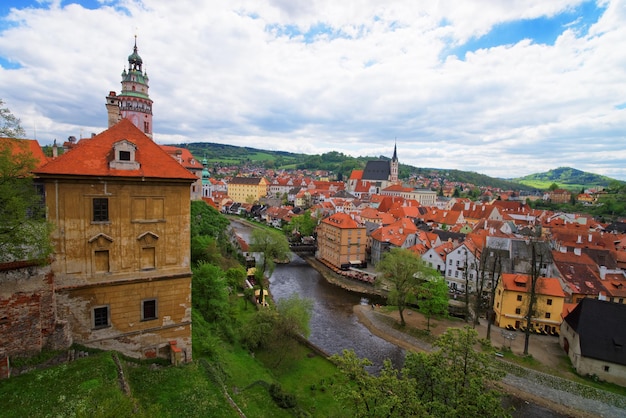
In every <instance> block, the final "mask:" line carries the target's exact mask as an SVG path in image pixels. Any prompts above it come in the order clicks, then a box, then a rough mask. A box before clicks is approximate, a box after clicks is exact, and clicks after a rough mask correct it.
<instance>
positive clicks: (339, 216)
mask: <svg viewBox="0 0 626 418" xmlns="http://www.w3.org/2000/svg"><path fill="white" fill-rule="evenodd" d="M322 223H325V224H328V225H333V226H336V227H338V228H341V229H356V228H359V224H358V223H357V222H356V221H355V220H354V219H352V217H351V216H350V215H347V214H345V213H335V214H334V215H332V216H329V217H328V218H325V219H323V220H322Z"/></svg>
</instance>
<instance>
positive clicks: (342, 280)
mask: <svg viewBox="0 0 626 418" xmlns="http://www.w3.org/2000/svg"><path fill="white" fill-rule="evenodd" d="M302 259H303V260H304V261H306V262H307V264H308V265H310V266H311V267H313V268H314V269H315V270H317V271H318V272H319V274H321V275H322V277H324V279H325V280H326V281H327V282H328V283H330V284H332V285H335V286H338V287H340V288H342V289H344V290H347V291H350V292H355V293H360V294H363V295H372V296H378V297H381V298H383V299H387V291H385V290H383V289H377V288H376V287H375V286H374V285H373V284H371V283H365V282H360V281H357V280H355V279H351V278H349V277H344V276H342V275H340V274H337V273H335V272H334V271H332V270H331V269H329V268H328V267H327V266H325V265H324V264H322V263H321V262H319V261H318V260H317V259H316V258H315V257H313V256H303V257H302Z"/></svg>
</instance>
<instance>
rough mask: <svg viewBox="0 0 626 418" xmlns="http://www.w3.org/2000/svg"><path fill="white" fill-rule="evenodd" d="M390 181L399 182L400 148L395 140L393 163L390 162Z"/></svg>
mask: <svg viewBox="0 0 626 418" xmlns="http://www.w3.org/2000/svg"><path fill="white" fill-rule="evenodd" d="M389 171H390V173H389V181H390V182H392V183H397V182H398V172H399V164H398V150H397V144H396V143H395V142H394V144H393V157H391V163H390V164H389Z"/></svg>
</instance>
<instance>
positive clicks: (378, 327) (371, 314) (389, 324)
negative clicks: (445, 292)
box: [354, 305, 624, 418]
mask: <svg viewBox="0 0 626 418" xmlns="http://www.w3.org/2000/svg"><path fill="white" fill-rule="evenodd" d="M354 313H355V315H356V316H357V318H358V319H359V321H360V322H361V323H362V324H363V325H365V326H366V327H367V328H368V329H369V330H370V332H371V333H372V334H374V335H376V336H378V337H380V338H383V339H385V340H387V341H389V342H391V343H392V344H396V345H397V346H399V347H401V348H403V349H405V350H408V351H430V350H432V346H431V345H430V344H429V343H428V342H425V341H422V340H419V339H416V338H414V337H411V336H410V335H408V334H405V333H403V332H401V331H399V330H397V329H395V328H394V327H393V324H394V323H395V322H397V321H398V318H397V315H396V313H397V312H385V311H383V310H381V309H372V307H371V306H366V305H356V306H354ZM405 319H406V322H407V327H415V328H417V329H425V324H426V319H425V318H424V317H423V315H421V314H420V313H418V312H414V311H412V312H411V313H410V314H408V312H407V315H405ZM437 322H438V323H437V325H436V326H435V327H434V328H432V335H434V336H437V335H440V334H441V333H443V332H445V330H446V329H447V328H448V327H454V326H456V327H460V326H464V325H465V323H464V322H458V321H454V320H443V321H442V320H438V321H437ZM478 331H479V334H481V333H482V332H481V330H478ZM531 341H532V340H531ZM536 373H537V374H539V372H536ZM498 386H499V388H500V389H501V390H502V391H503V392H504V393H506V394H507V395H510V396H512V397H515V398H519V399H521V401H522V402H528V403H531V404H535V405H539V406H540V407H543V408H545V409H546V410H549V411H552V412H554V414H556V415H558V416H563V417H573V418H594V417H605V418H606V417H621V416H623V412H624V410H623V409H621V408H619V407H616V406H614V405H610V404H606V403H603V402H601V401H598V400H596V399H588V398H584V397H582V396H581V395H579V394H574V393H570V392H565V391H562V390H557V389H554V388H552V387H549V386H544V385H543V384H542V383H541V382H538V381H537V380H533V379H531V378H521V377H519V376H515V375H512V374H510V373H509V374H507V376H506V377H505V378H504V379H503V380H502V381H501V382H499V384H498ZM523 407H524V405H518V406H516V408H517V409H518V410H519V409H520V408H523ZM517 416H526V415H524V414H522V415H517ZM543 416H550V415H543ZM551 416H555V415H551Z"/></svg>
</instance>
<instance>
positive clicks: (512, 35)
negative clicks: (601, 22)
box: [453, 1, 606, 59]
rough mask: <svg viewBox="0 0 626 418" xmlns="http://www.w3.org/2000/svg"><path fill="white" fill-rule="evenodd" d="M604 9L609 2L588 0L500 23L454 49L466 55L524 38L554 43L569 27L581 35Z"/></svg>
mask: <svg viewBox="0 0 626 418" xmlns="http://www.w3.org/2000/svg"><path fill="white" fill-rule="evenodd" d="M605 11H606V5H603V4H597V3H596V2H594V1H586V2H583V3H581V4H578V5H576V6H574V7H571V8H567V9H564V10H562V11H561V12H560V13H557V14H554V15H551V16H540V17H536V18H532V19H517V20H513V21H506V22H502V23H498V24H496V25H494V26H493V27H492V28H490V30H489V32H488V33H486V34H484V35H481V36H477V37H475V38H472V39H470V40H468V41H467V42H466V43H464V44H463V45H460V46H459V47H457V48H455V49H454V50H453V53H455V54H457V55H458V56H459V58H461V59H463V58H464V57H465V54H466V53H467V52H474V51H476V50H478V49H489V48H494V47H498V46H501V45H513V44H516V43H518V42H521V41H523V40H524V39H529V40H531V41H532V42H533V43H536V44H546V45H554V42H555V41H556V40H557V38H558V37H559V36H560V35H561V34H562V33H563V31H564V29H566V28H569V29H572V30H574V31H576V32H577V34H578V35H579V36H584V35H586V34H587V32H588V30H589V28H590V27H591V25H593V24H595V23H597V21H598V19H599V18H600V17H601V16H602V14H603V13H604V12H605Z"/></svg>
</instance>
